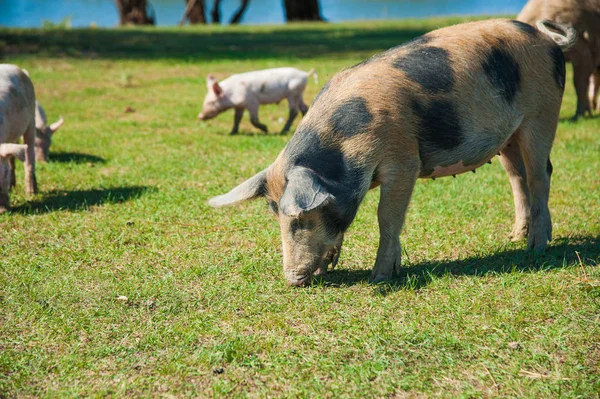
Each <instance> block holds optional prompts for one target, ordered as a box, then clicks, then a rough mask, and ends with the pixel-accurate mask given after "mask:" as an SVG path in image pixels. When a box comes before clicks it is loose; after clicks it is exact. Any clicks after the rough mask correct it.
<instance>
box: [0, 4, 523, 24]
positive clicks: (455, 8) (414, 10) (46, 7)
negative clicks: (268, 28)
mask: <svg viewBox="0 0 600 399" xmlns="http://www.w3.org/2000/svg"><path fill="white" fill-rule="evenodd" d="M206 3H207V5H210V4H212V0H207V1H206ZM239 3H240V1H239V0H223V1H222V6H221V15H222V18H223V20H229V18H230V17H231V15H232V14H233V13H234V11H235V10H236V8H237V7H238V6H239ZM282 3H283V2H282V1H281V0H251V1H250V5H249V6H248V9H247V11H246V14H245V16H244V20H243V23H244V24H279V23H283V22H284V16H283V5H282ZM525 3H526V0H502V1H494V0H469V1H456V0H404V1H402V0H395V1H394V0H321V14H322V15H323V17H324V18H326V19H327V20H328V21H331V22H337V21H351V20H360V19H362V20H365V19H398V18H422V17H431V16H443V15H500V14H503V15H507V14H517V13H518V12H519V11H520V10H521V8H522V7H523V5H525ZM151 4H152V6H153V7H154V11H155V13H156V20H157V24H158V25H176V24H177V23H178V22H179V19H180V18H181V15H182V14H183V10H184V8H185V3H184V0H151ZM65 18H68V19H69V20H70V21H71V25H72V26H73V27H83V26H89V25H90V24H91V23H95V24H96V25H98V26H104V27H111V26H115V25H116V24H117V22H118V15H117V9H116V7H115V4H114V1H113V0H0V25H2V26H14V27H17V26H18V27H39V26H41V25H42V22H43V21H44V20H46V21H49V22H53V23H58V22H60V21H62V20H64V19H65Z"/></svg>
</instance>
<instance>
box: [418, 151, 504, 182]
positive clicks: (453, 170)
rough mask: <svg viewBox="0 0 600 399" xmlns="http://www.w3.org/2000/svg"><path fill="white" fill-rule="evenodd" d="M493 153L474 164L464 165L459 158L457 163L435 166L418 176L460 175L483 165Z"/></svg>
mask: <svg viewBox="0 0 600 399" xmlns="http://www.w3.org/2000/svg"><path fill="white" fill-rule="evenodd" d="M494 155H496V154H493V155H492V156H490V157H485V158H484V159H483V160H482V161H480V162H478V163H476V164H470V165H465V164H464V161H463V160H460V161H458V162H457V163H455V164H452V165H448V166H435V167H434V168H433V172H432V173H429V174H428V175H426V176H419V177H422V178H432V177H434V178H435V177H444V176H454V175H460V174H461V173H465V172H470V171H473V170H475V169H477V168H478V167H480V166H482V165H484V164H485V163H486V162H488V161H489V160H490V159H492V158H493V157H494Z"/></svg>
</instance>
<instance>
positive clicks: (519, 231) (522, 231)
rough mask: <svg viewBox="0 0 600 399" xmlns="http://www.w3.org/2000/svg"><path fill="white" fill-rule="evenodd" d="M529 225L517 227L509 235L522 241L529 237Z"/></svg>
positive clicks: (511, 238) (515, 239)
mask: <svg viewBox="0 0 600 399" xmlns="http://www.w3.org/2000/svg"><path fill="white" fill-rule="evenodd" d="M528 231H529V226H522V227H515V228H514V229H513V231H512V232H511V233H510V234H509V235H508V238H510V240H511V241H513V242H515V241H521V240H524V239H526V238H527V233H528Z"/></svg>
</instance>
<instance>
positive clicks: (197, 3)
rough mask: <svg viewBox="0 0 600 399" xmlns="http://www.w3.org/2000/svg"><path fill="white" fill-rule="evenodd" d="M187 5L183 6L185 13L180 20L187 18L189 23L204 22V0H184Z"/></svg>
mask: <svg viewBox="0 0 600 399" xmlns="http://www.w3.org/2000/svg"><path fill="white" fill-rule="evenodd" d="M185 2H186V3H187V7H186V8H185V10H186V14H185V15H184V16H183V18H182V20H184V21H185V18H187V19H188V20H189V21H190V24H205V23H206V9H205V7H204V0H185Z"/></svg>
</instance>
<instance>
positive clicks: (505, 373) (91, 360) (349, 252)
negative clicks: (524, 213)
mask: <svg viewBox="0 0 600 399" xmlns="http://www.w3.org/2000/svg"><path fill="white" fill-rule="evenodd" d="M453 22H456V20H454V19H452V20H451V19H446V20H441V19H436V20H430V21H405V22H365V23H356V24H340V25H314V24H308V25H292V26H286V27H261V28H255V27H235V28H231V29H225V28H222V27H207V28H196V29H191V28H186V29H182V30H179V29H169V28H164V29H163V28H160V29H153V30H148V29H123V30H72V31H61V30H53V31H50V32H43V31H32V30H24V31H18V30H10V31H9V30H0V40H1V41H3V42H4V44H5V46H4V54H5V56H4V62H11V63H17V64H19V65H21V66H23V67H25V68H27V69H28V70H29V72H30V74H31V76H32V78H33V80H34V83H35V84H36V92H37V96H38V99H39V100H40V101H41V103H42V104H43V105H44V106H45V107H46V111H47V114H48V116H49V119H50V120H55V119H57V118H58V116H59V115H63V116H64V118H65V120H66V122H65V124H64V125H63V127H62V128H61V130H60V131H59V132H58V133H57V134H56V136H55V140H54V143H53V145H52V148H51V161H50V162H49V163H48V164H41V165H38V168H37V170H38V172H37V174H38V181H39V183H40V189H41V193H40V194H38V195H37V196H35V197H33V198H29V199H28V198H25V197H24V195H23V181H22V179H23V174H22V171H21V170H19V171H18V174H17V178H18V186H17V189H16V190H15V191H13V193H12V197H11V200H12V205H13V207H14V210H13V212H12V213H10V214H6V215H2V216H0V397H12V396H13V395H16V396H17V397H59V396H61V397H62V396H67V397H69V396H81V397H90V396H112V397H122V396H138V397H146V396H167V395H174V396H176V397H181V396H190V397H197V396H205V397H208V396H212V397H215V396H224V395H231V396H241V397H244V396H248V397H264V396H282V397H309V396H313V397H332V398H339V397H386V396H389V397H398V398H401V397H430V396H435V397H437V396H440V397H493V396H505V397H531V398H539V397H586V398H589V397H598V392H600V379H599V378H598V375H599V374H600V343H599V342H600V313H599V311H600V291H599V290H600V288H599V284H600V269H599V268H598V267H597V266H598V263H599V259H600V238H599V237H600V201H599V196H600V173H599V172H598V171H599V170H600V118H593V119H586V120H582V121H580V122H578V123H576V124H573V123H570V122H568V121H567V119H568V118H569V117H570V116H572V115H573V114H574V111H575V95H574V91H573V87H572V85H571V84H569V85H568V86H567V92H566V94H565V101H564V105H563V109H562V111H561V117H562V118H563V121H562V122H561V123H560V125H559V129H558V133H557V138H556V141H555V145H554V149H553V152H552V162H553V164H554V174H553V176H552V190H551V197H550V209H551V212H552V216H553V220H554V237H555V239H554V241H553V243H552V247H551V248H550V249H549V251H548V252H547V253H546V254H544V255H537V256H536V255H533V254H529V253H527V252H525V251H524V248H525V244H524V243H511V242H509V240H508V238H507V235H508V232H509V231H510V225H511V222H512V218H513V206H512V197H511V193H510V188H509V184H508V180H507V178H506V176H505V173H504V171H503V170H502V168H501V166H500V165H499V162H496V161H495V162H494V163H493V164H492V165H486V166H485V167H482V168H481V169H480V170H478V172H477V174H476V175H472V174H466V175H461V176H458V177H457V178H456V179H438V180H436V181H431V180H424V181H419V182H418V184H417V187H416V190H415V194H414V197H413V201H412V203H411V207H410V209H409V213H408V217H407V222H406V226H405V230H404V232H403V234H402V241H403V251H404V254H403V264H404V269H403V270H404V275H403V276H401V277H400V278H399V279H398V280H396V281H395V282H393V283H392V284H389V285H381V286H372V285H369V284H367V281H366V279H367V277H368V275H369V270H370V268H371V267H372V265H373V262H374V259H375V253H376V249H377V242H378V229H377V219H376V206H377V199H378V193H377V192H376V191H374V192H371V193H370V194H369V195H368V196H367V198H366V200H365V202H364V203H363V204H362V206H361V209H360V211H359V214H358V217H357V219H356V221H355V222H354V224H353V225H352V227H351V229H350V231H349V232H348V234H347V240H346V243H345V246H344V249H343V253H342V258H341V261H340V264H339V265H338V267H337V269H336V270H335V271H334V272H333V273H331V274H329V275H327V276H326V277H325V278H324V279H323V280H321V281H318V282H317V283H316V284H315V285H313V286H312V287H310V288H307V289H291V288H288V287H286V286H285V283H284V278H283V275H282V266H281V264H282V262H281V253H280V238H279V230H278V227H277V224H276V221H275V220H273V218H272V217H271V216H270V215H269V214H268V212H267V206H266V205H265V204H264V203H263V202H261V201H257V202H253V203H248V204H244V205H241V206H239V207H236V208H232V209H223V210H214V209H211V208H209V207H208V205H207V204H206V201H207V199H208V198H209V197H211V196H213V195H216V194H219V193H222V192H224V191H226V190H228V189H230V188H231V187H233V186H234V185H235V184H237V183H239V182H241V181H243V179H244V178H247V177H249V176H251V175H252V174H254V173H255V172H258V171H260V170H262V169H263V168H264V167H266V166H267V165H269V163H270V162H272V161H273V160H274V159H275V157H276V156H277V154H278V152H279V151H280V150H281V149H282V148H283V146H284V145H285V143H286V142H287V140H288V139H289V136H287V137H285V136H283V137H282V136H279V135H275V134H272V135H266V136H265V135H262V134H261V133H260V132H258V131H257V130H256V129H255V128H254V127H252V125H250V123H249V121H248V119H247V118H248V116H247V115H246V116H245V118H244V121H243V123H242V125H241V133H242V134H241V135H239V136H235V137H230V136H228V135H227V132H229V131H230V129H231V126H232V122H233V115H232V113H231V112H229V113H226V114H223V115H221V116H219V117H218V118H217V119H215V120H213V121H210V122H207V123H198V122H196V120H195V116H196V115H197V113H198V112H199V110H200V105H201V102H202V99H203V96H204V94H205V91H206V89H205V81H204V77H205V76H206V75H207V74H208V73H214V74H216V75H217V76H218V77H225V76H228V75H230V74H232V73H235V72H241V71H247V70H253V69H260V68H267V67H277V66H288V65H293V66H296V67H298V68H301V69H304V70H308V69H310V68H313V67H314V68H316V69H317V72H318V74H319V84H318V85H315V84H314V83H313V82H312V81H311V82H309V84H308V87H307V89H306V92H305V98H306V100H307V101H310V100H312V99H313V98H314V96H315V95H316V94H317V92H318V90H319V88H320V87H321V86H322V85H323V84H324V83H325V82H326V81H327V80H328V79H329V78H330V77H331V76H332V75H333V74H334V73H335V72H336V71H338V70H340V69H342V68H345V67H347V66H350V65H352V64H354V63H356V62H358V61H360V60H361V59H363V58H365V57H367V56H369V55H371V54H373V53H375V52H377V51H380V50H383V49H385V48H387V47H390V46H392V45H394V44H398V43H400V42H402V41H403V40H407V39H409V38H410V37H412V36H414V35H416V34H420V33H422V32H425V31H427V30H429V29H433V28H436V27H439V26H442V25H444V24H448V23H453ZM150 34H151V36H149V35H150ZM291 39H293V40H292V41H291V42H289V43H288V44H286V42H285V41H286V40H288V41H289V40H291ZM133 44H139V45H140V46H141V47H140V48H138V49H137V50H135V51H133V52H129V49H130V46H131V45H133ZM232 46H233V47H232ZM568 73H569V77H568V79H569V81H570V80H571V79H572V76H571V73H572V69H571V67H570V66H569V67H568ZM124 77H125V78H124ZM124 79H125V80H124ZM123 82H125V83H126V84H124V83H123ZM128 107H129V108H130V109H132V110H134V112H126V111H129V109H128ZM260 114H261V119H262V121H263V123H265V124H266V125H267V126H268V127H269V128H270V130H271V131H272V132H277V131H279V130H280V129H281V127H282V126H283V121H280V118H283V120H285V118H286V116H287V107H286V105H284V104H280V105H278V106H277V105H268V106H262V107H261V109H260ZM119 297H121V298H120V299H119ZM123 297H126V298H127V299H124V298H123Z"/></svg>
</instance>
